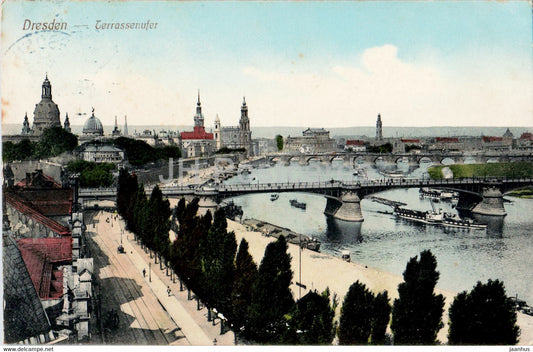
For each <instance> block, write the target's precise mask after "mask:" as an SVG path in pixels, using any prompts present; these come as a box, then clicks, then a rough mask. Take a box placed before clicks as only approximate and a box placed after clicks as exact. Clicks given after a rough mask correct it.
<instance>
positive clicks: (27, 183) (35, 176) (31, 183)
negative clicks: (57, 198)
mask: <svg viewBox="0 0 533 352" xmlns="http://www.w3.org/2000/svg"><path fill="white" fill-rule="evenodd" d="M17 186H20V187H24V188H61V185H60V184H59V183H58V182H57V181H56V180H54V178H53V177H51V176H48V175H45V174H44V173H43V170H36V171H35V172H33V173H31V174H30V173H27V174H26V178H25V179H24V180H22V181H20V182H19V183H17Z"/></svg>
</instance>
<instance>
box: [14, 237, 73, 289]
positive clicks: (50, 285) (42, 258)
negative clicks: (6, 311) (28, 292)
mask: <svg viewBox="0 0 533 352" xmlns="http://www.w3.org/2000/svg"><path fill="white" fill-rule="evenodd" d="M17 244H18V246H19V249H20V253H21V254H22V258H23V259H24V263H25V265H26V268H27V269H28V272H29V274H30V278H31V281H32V283H33V286H34V287H35V290H36V291H37V293H38V294H39V298H41V299H57V298H61V296H62V295H63V272H62V271H61V270H58V266H59V265H61V264H69V263H71V262H72V237H70V236H65V237H60V238H57V237H56V238H52V237H47V238H23V239H19V240H17Z"/></svg>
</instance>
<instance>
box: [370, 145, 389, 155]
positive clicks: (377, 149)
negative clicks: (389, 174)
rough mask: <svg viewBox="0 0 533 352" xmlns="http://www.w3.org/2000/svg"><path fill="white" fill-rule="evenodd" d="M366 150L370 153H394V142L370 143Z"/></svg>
mask: <svg viewBox="0 0 533 352" xmlns="http://www.w3.org/2000/svg"><path fill="white" fill-rule="evenodd" d="M366 151H367V152H369V153H380V154H387V153H392V144H390V143H385V144H382V145H368V146H367V147H366Z"/></svg>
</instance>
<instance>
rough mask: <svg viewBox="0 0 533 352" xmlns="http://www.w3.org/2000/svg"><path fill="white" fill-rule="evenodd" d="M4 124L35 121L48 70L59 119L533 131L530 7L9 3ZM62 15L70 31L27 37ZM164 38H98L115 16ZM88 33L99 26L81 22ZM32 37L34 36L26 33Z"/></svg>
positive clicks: (114, 33) (137, 34)
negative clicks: (200, 115) (246, 114)
mask: <svg viewBox="0 0 533 352" xmlns="http://www.w3.org/2000/svg"><path fill="white" fill-rule="evenodd" d="M2 10H3V17H2V44H1V45H2V57H1V59H2V60H1V61H2V62H1V64H2V86H1V88H2V112H3V116H2V120H3V121H4V122H8V123H19V122H22V119H23V116H24V113H25V112H26V111H27V112H28V115H29V116H30V119H31V117H32V113H33V108H34V104H35V103H37V102H38V101H39V99H40V85H41V83H42V80H43V78H44V73H45V72H48V75H49V78H50V80H51V82H52V85H53V94H54V101H55V102H56V103H58V105H59V108H60V110H61V118H62V119H63V118H64V113H65V112H68V113H69V116H70V118H71V122H72V123H73V124H82V123H83V120H84V118H83V117H75V116H76V114H77V113H88V112H90V108H91V107H92V106H94V107H95V109H96V114H97V116H98V117H100V119H101V120H102V121H103V122H104V124H111V123H112V122H113V120H114V116H115V115H118V116H119V120H120V119H123V116H124V115H128V122H129V123H130V124H154V123H162V124H167V125H181V124H192V116H193V114H194V108H195V100H196V93H197V89H200V91H201V96H202V102H203V106H204V113H205V115H206V125H207V126H211V125H212V123H213V120H214V118H215V114H217V113H218V114H219V115H220V118H221V120H222V124H223V125H224V124H226V125H228V124H229V125H233V124H236V123H237V121H238V118H239V115H240V112H239V108H240V103H241V101H242V96H243V95H246V97H247V101H248V105H249V108H250V117H251V121H252V126H253V125H256V126H269V125H286V126H290V125H293V126H294V125H301V126H316V127H319V126H324V127H328V126H329V127H342V126H368V125H373V124H374V123H375V118H376V116H377V114H378V113H381V114H382V116H383V119H384V123H385V124H388V125H391V126H409V125H417V126H432V125H437V126H439V125H463V126H465V125H470V126H472V125H474V126H475V125H499V126H506V125H510V126H533V117H532V116H533V115H532V111H533V109H532V104H533V103H532V100H533V90H532V85H531V83H532V77H533V74H532V60H531V59H532V56H531V54H532V46H531V44H532V40H531V39H532V24H531V7H530V5H529V2H527V1H514V2H496V1H473V2H459V1H452V2H441V1H438V2H425V1H416V2H415V1H413V2H407V1H397V2H393V1H387V2H373V1H372V2H371V1H368V2H349V1H342V2H332V1H322V2H282V1H279V2H268V3H267V2H243V1H239V2H231V1H225V2H173V1H163V2H141V1H138V2H135V1H131V2H122V1H116V2H85V1H83V2H78V1H72V2H68V1H67V2H48V1H47V2H26V1H24V2H23V1H7V2H4V3H3V5H2ZM26 18H27V19H30V20H32V21H34V22H50V21H51V20H52V19H54V18H55V19H56V21H64V22H67V23H68V26H69V27H68V29H67V30H66V31H65V33H59V32H31V31H24V30H22V25H23V22H24V20H25V19H26ZM148 19H150V21H151V22H157V23H158V27H157V29H155V30H150V31H140V30H137V31H135V30H130V31H124V30H122V31H120V30H105V31H96V30H95V28H94V25H95V23H96V20H102V21H103V22H133V21H134V22H144V21H146V20H148ZM75 25H88V28H84V27H74V26H75ZM21 38H22V39H21Z"/></svg>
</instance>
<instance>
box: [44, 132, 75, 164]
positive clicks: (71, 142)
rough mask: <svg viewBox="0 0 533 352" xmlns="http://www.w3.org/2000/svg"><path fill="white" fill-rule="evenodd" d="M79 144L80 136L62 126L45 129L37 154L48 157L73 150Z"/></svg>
mask: <svg viewBox="0 0 533 352" xmlns="http://www.w3.org/2000/svg"><path fill="white" fill-rule="evenodd" d="M77 146H78V137H76V135H74V134H72V133H70V132H67V131H65V130H64V129H63V128H61V127H52V128H47V129H46V130H44V132H43V135H42V136H41V140H40V141H39V142H38V143H37V146H36V148H35V154H36V156H37V157H38V158H41V159H43V158H48V157H51V156H57V155H59V154H61V153H64V152H67V151H72V150H74V149H75V148H76V147H77Z"/></svg>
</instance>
